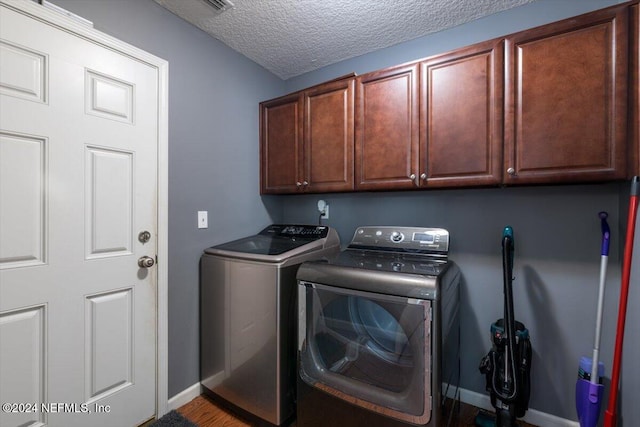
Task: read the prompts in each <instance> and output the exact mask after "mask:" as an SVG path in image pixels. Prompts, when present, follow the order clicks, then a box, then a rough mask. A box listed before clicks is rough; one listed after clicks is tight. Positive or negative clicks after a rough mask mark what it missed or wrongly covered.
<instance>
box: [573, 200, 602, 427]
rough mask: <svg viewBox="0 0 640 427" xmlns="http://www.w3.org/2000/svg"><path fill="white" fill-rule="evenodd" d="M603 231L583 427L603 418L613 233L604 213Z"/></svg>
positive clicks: (579, 394)
mask: <svg viewBox="0 0 640 427" xmlns="http://www.w3.org/2000/svg"><path fill="white" fill-rule="evenodd" d="M598 216H599V217H600V224H601V228H602V250H601V251H600V287H599V290H598V309H597V311H596V334H595V340H594V344H593V354H592V357H591V359H589V358H588V357H581V358H580V366H579V368H578V381H577V382H576V410H577V412H578V421H580V427H595V426H596V425H597V424H598V418H599V417H600V402H601V400H602V393H603V390H604V385H602V384H601V378H602V377H603V375H604V364H603V363H602V362H599V361H598V359H599V357H600V335H601V333H600V332H601V328H602V309H603V305H604V285H605V282H606V278H607V260H608V259H609V240H610V237H611V231H610V230H609V224H607V216H608V215H607V213H606V212H600V213H599V214H598Z"/></svg>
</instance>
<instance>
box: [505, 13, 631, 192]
mask: <svg viewBox="0 0 640 427" xmlns="http://www.w3.org/2000/svg"><path fill="white" fill-rule="evenodd" d="M627 11H628V6H618V7H612V8H608V9H603V10H601V11H597V12H593V13H590V14H586V15H583V16H581V17H578V18H574V19H568V20H565V21H561V22H558V23H555V24H551V25H546V26H544V27H539V28H536V29H533V30H528V31H523V32H521V33H518V34H515V35H513V36H509V37H508V38H507V40H506V46H507V47H506V55H507V57H506V61H505V62H506V64H507V66H506V70H507V75H506V86H505V97H506V105H507V109H506V111H505V163H506V165H505V166H506V168H507V169H508V171H509V173H508V175H505V179H504V181H505V183H507V184H518V183H534V182H535V183H544V182H557V181H558V179H561V180H563V181H565V182H569V181H589V180H602V179H619V178H624V177H625V176H626V166H627V159H626V157H627V152H626V146H627V113H628V112H627V88H628V85H627V80H628V69H627V64H628V50H627V49H628V32H627V26H628V22H627V21H628V14H627Z"/></svg>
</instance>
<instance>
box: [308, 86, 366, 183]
mask: <svg viewBox="0 0 640 427" xmlns="http://www.w3.org/2000/svg"><path fill="white" fill-rule="evenodd" d="M353 98H354V80H353V79H346V80H340V81H337V82H331V83H327V84H324V85H320V86H318V87H316V88H314V89H311V90H308V91H305V92H304V105H305V114H304V117H305V118H304V123H305V129H304V142H305V152H304V161H305V181H306V182H308V187H307V188H305V190H307V191H314V192H326V191H348V190H353V141H354V124H353V120H354V117H353V115H354V106H353Z"/></svg>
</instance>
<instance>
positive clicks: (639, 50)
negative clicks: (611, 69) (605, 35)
mask: <svg viewBox="0 0 640 427" xmlns="http://www.w3.org/2000/svg"><path fill="white" fill-rule="evenodd" d="M630 22H631V91H630V94H631V102H632V104H631V108H630V109H629V118H630V120H631V126H630V129H631V138H630V144H631V150H630V151H631V154H632V156H631V158H632V159H633V161H632V163H631V166H630V167H629V174H630V175H638V174H640V129H639V127H640V6H638V5H637V4H634V5H633V6H631V21H630Z"/></svg>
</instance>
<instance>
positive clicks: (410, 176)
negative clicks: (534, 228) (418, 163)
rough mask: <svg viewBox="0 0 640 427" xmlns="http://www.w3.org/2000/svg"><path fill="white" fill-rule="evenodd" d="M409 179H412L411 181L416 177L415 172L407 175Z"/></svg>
mask: <svg viewBox="0 0 640 427" xmlns="http://www.w3.org/2000/svg"><path fill="white" fill-rule="evenodd" d="M409 179H410V180H412V181H413V180H414V179H416V174H415V173H412V174H411V175H409Z"/></svg>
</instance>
